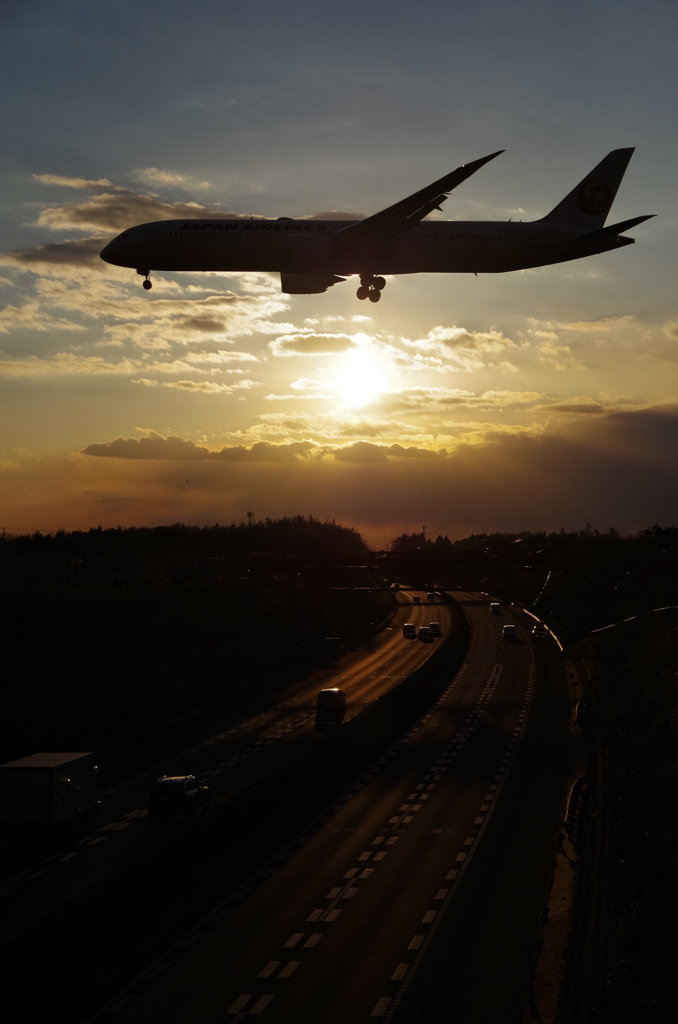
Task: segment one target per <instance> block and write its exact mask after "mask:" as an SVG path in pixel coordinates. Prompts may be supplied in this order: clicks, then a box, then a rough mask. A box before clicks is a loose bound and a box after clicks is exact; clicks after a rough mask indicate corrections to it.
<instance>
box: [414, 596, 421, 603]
mask: <svg viewBox="0 0 678 1024" xmlns="http://www.w3.org/2000/svg"><path fill="white" fill-rule="evenodd" d="M420 602H421V598H420V597H419V594H415V595H414V597H413V598H412V604H420Z"/></svg>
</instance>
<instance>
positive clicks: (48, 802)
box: [0, 751, 101, 834]
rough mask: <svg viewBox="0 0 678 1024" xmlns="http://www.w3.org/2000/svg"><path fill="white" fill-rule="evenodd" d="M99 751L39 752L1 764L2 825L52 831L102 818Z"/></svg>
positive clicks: (11, 829) (6, 829)
mask: <svg viewBox="0 0 678 1024" xmlns="http://www.w3.org/2000/svg"><path fill="white" fill-rule="evenodd" d="M100 807H101V801H100V799H99V783H98V768H97V766H96V764H95V758H94V754H93V753H92V752H91V751H90V752H87V753H54V754H52V753H39V754H30V755H29V756H28V757H20V758H19V759H18V760H16V761H7V762H6V764H2V765H0V830H2V832H4V833H5V834H7V833H10V834H11V833H13V832H28V831H49V830H51V829H57V828H61V827H64V826H67V825H69V824H73V823H76V822H83V823H88V822H89V821H91V820H94V819H96V817H97V815H98V813H99V810H100Z"/></svg>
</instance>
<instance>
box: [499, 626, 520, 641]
mask: <svg viewBox="0 0 678 1024" xmlns="http://www.w3.org/2000/svg"><path fill="white" fill-rule="evenodd" d="M501 638H502V640H517V639H518V630H517V629H516V627H515V626H514V625H512V624H511V623H509V624H508V625H507V626H502V627H501Z"/></svg>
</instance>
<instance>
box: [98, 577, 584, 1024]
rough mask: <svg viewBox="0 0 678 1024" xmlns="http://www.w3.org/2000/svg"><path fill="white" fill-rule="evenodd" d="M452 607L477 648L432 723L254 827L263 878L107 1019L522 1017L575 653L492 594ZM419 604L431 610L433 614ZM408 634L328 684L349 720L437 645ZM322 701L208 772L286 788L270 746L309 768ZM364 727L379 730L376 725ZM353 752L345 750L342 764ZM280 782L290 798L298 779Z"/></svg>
mask: <svg viewBox="0 0 678 1024" xmlns="http://www.w3.org/2000/svg"><path fill="white" fill-rule="evenodd" d="M456 597H457V599H458V600H459V601H460V603H461V604H462V605H463V608H464V612H465V614H466V615H467V617H468V620H469V622H470V626H471V644H470V647H469V650H468V653H467V656H466V658H465V660H464V661H463V663H462V664H461V666H456V665H455V666H454V670H453V671H450V673H449V676H447V675H446V672H445V666H444V658H442V659H441V661H442V662H443V664H442V666H441V667H440V669H439V675H440V685H439V687H438V695H437V696H436V697H435V699H434V700H433V702H432V703H431V705H430V707H429V708H428V710H426V711H425V713H424V714H423V716H421V715H420V714H419V713H417V714H416V715H414V716H413V720H412V721H411V722H410V725H409V731H408V732H406V734H405V735H404V736H401V737H400V738H399V739H398V740H397V742H395V743H393V744H392V745H391V746H389V748H388V749H387V750H386V751H385V752H383V753H382V754H381V755H380V757H379V758H378V760H377V761H376V762H375V763H372V764H370V765H369V767H367V768H366V770H365V771H364V772H363V774H362V775H361V776H360V777H359V778H358V780H357V781H356V782H355V783H354V784H353V785H351V787H350V788H349V789H348V790H347V791H346V792H344V793H343V794H342V795H341V797H340V798H338V799H334V800H333V801H332V803H331V804H330V806H328V807H327V808H326V810H325V811H324V813H323V814H322V815H321V816H320V818H319V819H316V820H315V821H314V822H313V823H312V825H307V826H306V827H304V828H303V829H302V830H301V832H300V833H299V834H297V835H296V836H295V837H294V838H293V839H291V841H288V842H286V843H285V844H284V845H283V846H282V848H280V847H279V846H277V845H276V832H277V831H278V828H279V826H278V825H277V824H275V823H274V824H272V826H271V829H270V830H267V828H266V825H267V821H268V819H266V820H261V818H260V817H258V819H257V820H256V821H253V822H252V833H253V834H254V835H256V836H257V838H258V842H259V844H260V849H259V854H260V856H259V857H257V858H255V859H256V861H257V863H261V864H263V865H264V866H263V867H262V868H260V869H258V870H257V871H256V872H255V873H254V874H253V875H252V876H251V877H250V878H249V880H248V882H247V883H246V884H244V885H240V886H238V887H237V888H235V889H233V890H232V891H229V892H227V894H226V895H223V893H222V892H220V893H219V895H218V896H217V895H215V898H214V900H213V901H211V902H209V901H208V906H207V907H206V909H205V912H204V913H203V915H202V917H201V918H200V919H199V920H198V921H197V922H195V921H193V922H191V926H190V927H189V928H187V930H186V931H185V933H183V934H182V935H181V936H180V937H179V938H178V939H176V940H175V941H174V942H172V943H171V944H168V945H167V947H166V948H164V949H163V950H162V953H161V954H160V956H159V957H157V958H156V959H155V960H154V961H153V963H151V964H150V965H149V966H148V967H147V968H145V969H144V970H143V971H142V972H141V973H140V974H139V975H138V976H137V977H136V978H135V979H134V980H133V982H132V983H130V984H128V985H126V986H125V987H123V988H122V989H121V990H120V991H119V992H118V993H117V994H116V995H115V996H114V997H113V998H112V999H111V1000H109V1001H108V1002H106V1004H105V1005H104V1006H102V1007H101V1009H100V1010H99V1011H98V1012H97V1014H96V1015H95V1018H93V1019H96V1020H97V1021H100V1020H111V1021H116V1022H117V1021H119V1022H121V1024H123V1022H124V1024H133V1022H141V1021H144V1022H147V1021H148V1020H162V1021H163V1022H177V1024H178V1022H182V1024H183V1022H197V1024H203V1022H204V1024H211V1022H217V1021H219V1022H222V1021H226V1022H239V1021H244V1020H249V1019H250V1018H252V1019H255V1018H256V1019H261V1020H262V1021H267V1022H271V1024H273V1022H279V1024H290V1022H292V1021H294V1022H296V1024H304V1022H309V1024H310V1022H313V1024H348V1022H351V1024H353V1022H359V1021H368V1020H369V1021H374V1020H381V1021H395V1022H396V1024H402V1022H405V1021H422V1020H426V1021H440V1022H448V1021H452V1020H454V1021H460V1020H464V1021H472V1022H474V1024H484V1022H488V1024H489V1022H490V1021H492V1022H493V1024H497V1022H502V1021H506V1022H511V1021H514V1020H517V1019H520V1016H521V1013H522V1007H523V1006H524V1003H525V999H526V997H527V986H528V982H529V969H530V962H531V956H532V950H533V947H534V943H535V942H536V939H537V936H538V921H539V913H540V909H541V906H542V904H543V900H544V898H545V895H546V887H547V880H548V874H549V871H550V866H551V863H552V855H553V850H554V843H555V836H556V833H557V831H558V824H559V814H560V809H561V798H562V789H563V786H564V776H563V767H564V757H563V752H564V745H565V729H566V722H567V690H566V685H565V678H564V673H563V669H562V664H561V657H560V652H559V651H558V649H557V647H556V646H555V645H553V644H552V642H551V641H546V642H544V641H542V642H541V643H540V644H538V645H535V644H534V643H533V641H532V640H531V638H530V636H529V629H528V620H527V619H526V618H525V617H523V616H521V615H519V614H517V613H515V614H514V613H512V612H511V611H510V610H503V611H502V614H501V615H500V616H494V615H490V614H489V604H488V600H487V599H485V598H479V597H478V596H477V595H470V594H469V595H466V594H458V595H456ZM443 610H444V608H443V606H442V605H438V606H437V607H436V613H438V612H440V613H442V612H443ZM407 612H408V613H415V614H416V613H418V614H419V615H420V616H421V615H427V614H428V616H429V617H433V616H432V615H431V612H430V609H429V608H428V607H427V604H422V605H421V606H419V608H415V606H412V608H408V609H407ZM436 617H438V618H442V614H441V615H436ZM508 622H514V623H515V624H516V626H517V632H518V638H517V641H516V642H513V643H508V642H502V639H501V627H502V626H503V625H504V624H506V623H508ZM445 623H447V619H445ZM399 633H400V630H395V629H394V631H393V636H392V638H391V640H392V644H391V646H389V643H390V642H389V643H387V644H386V645H385V647H387V648H388V651H386V650H385V651H384V655H383V657H378V658H376V659H375V661H374V663H370V664H366V663H365V662H363V663H362V665H361V666H360V668H359V669H358V668H356V674H355V677H354V676H353V675H352V674H351V671H350V670H349V671H347V672H346V673H345V674H344V675H343V676H342V677H341V681H337V682H336V683H334V684H331V685H340V686H342V688H344V689H346V690H347V692H348V693H349V709H350V713H355V711H356V710H357V709H358V708H359V707H362V709H363V712H364V709H365V706H366V704H368V705H369V704H373V703H374V701H375V698H376V697H378V696H380V695H382V694H383V693H384V692H385V691H386V690H388V689H390V688H392V686H393V685H394V683H395V681H396V680H398V679H399V676H400V672H401V671H402V670H403V669H404V667H405V665H406V664H407V658H406V656H405V651H406V650H407V647H408V646H409V648H411V650H412V651H413V652H414V651H420V650H421V648H422V647H423V646H424V645H423V644H417V642H415V641H412V642H410V643H409V645H407V644H406V645H405V646H403V638H402V636H401V635H398V634H399ZM389 659H390V660H389ZM317 683H318V680H314V682H313V687H312V690H313V691H314V692H317V689H318V688H319V687H318V685H317ZM322 685H328V683H326V682H323V684H322ZM310 692H311V691H310V690H309V691H308V693H307V694H306V698H304V697H303V695H300V697H299V702H298V703H294V701H293V702H292V704H291V705H287V706H286V708H287V710H285V711H283V710H282V709H281V707H279V708H277V709H276V711H275V713H272V714H273V717H272V719H268V718H267V717H266V716H264V719H263V720H261V721H260V723H259V725H257V723H256V722H253V721H251V722H250V723H248V725H247V727H246V728H245V729H244V730H243V735H241V737H240V741H241V745H240V748H239V749H240V752H241V758H240V760H238V759H237V756H236V754H235V748H234V747H233V745H231V746H230V747H229V748H228V749H230V753H229V755H228V759H227V760H225V761H223V766H221V765H222V762H221V761H218V762H217V763H216V764H215V766H214V769H213V770H214V771H215V772H217V771H225V770H226V768H228V769H234V768H236V769H237V767H238V766H240V767H241V768H242V766H243V765H247V769H246V770H247V773H249V774H248V778H249V779H250V780H251V779H252V778H253V776H252V774H251V773H252V772H255V773H256V772H261V773H262V774H261V775H260V776H257V777H258V778H259V779H262V778H265V776H266V774H268V776H269V778H271V775H270V773H272V772H273V773H275V772H276V771H279V770H280V765H279V764H278V763H277V762H276V761H275V759H273V760H271V759H269V755H268V754H267V753H266V751H270V750H272V749H276V748H277V747H279V748H285V747H286V749H287V753H286V755H285V756H286V758H287V763H288V764H289V759H290V758H292V760H294V759H295V758H297V754H298V752H297V753H291V749H292V748H291V747H290V743H291V742H293V741H290V739H289V735H293V734H294V729H295V728H297V729H301V728H302V727H303V728H304V729H310V716H311V715H312V707H311V706H309V700H310ZM304 700H306V703H304ZM285 720H287V722H288V724H290V723H291V724H292V730H291V733H290V734H289V735H288V736H287V740H285V736H286V734H285V733H284V725H283V722H284V721H285ZM365 721H366V722H367V723H368V725H369V723H373V724H374V727H375V728H378V727H379V721H380V720H379V717H378V715H376V714H375V715H373V716H372V717H371V718H370V717H369V716H366V717H365ZM262 723H263V724H262ZM294 723H298V724H297V725H295V724H294ZM259 729H262V730H263V731H258V730H259ZM257 737H258V738H257ZM273 740H275V741H277V744H276V742H271V741H273ZM260 741H261V747H260V748H259V749H258V751H257V755H256V757H255V754H254V753H253V751H254V749H255V748H256V747H257V744H259V743H260ZM224 742H226V737H225V736H219V737H216V738H215V739H214V742H213V743H212V744H210V745H211V746H214V745H215V744H221V743H224ZM262 748H263V749H262ZM201 749H202V747H201V748H199V750H201ZM248 751H249V753H247V752H248ZM197 755H198V751H197V750H196V751H194V752H193V756H197ZM299 756H300V757H301V755H299ZM329 756H330V755H329V754H328V757H329ZM343 756H344V755H343V753H342V750H341V747H340V746H337V749H336V758H337V762H338V763H339V762H341V760H342V757H343ZM255 760H256V763H257V765H258V766H259V767H256V768H255ZM300 763H302V764H303V759H302V761H301V762H300ZM233 777H236V782H235V783H233V782H232V778H233ZM214 778H215V779H216V778H218V776H217V775H215V776H214ZM294 778H295V785H296V786H297V787H299V788H298V790H297V791H296V792H295V791H294V790H293V791H288V792H285V791H284V790H283V791H278V792H279V796H278V800H279V802H280V803H281V804H282V805H283V806H284V805H285V804H286V803H288V804H289V805H290V806H292V805H293V804H294V803H295V798H296V800H297V802H298V801H303V772H302V774H301V775H300V774H299V773H297V774H296V775H295V776H294ZM229 780H231V781H229V783H228V784H227V785H226V787H225V795H224V799H230V798H231V797H232V792H231V790H230V789H229V786H231V785H232V784H233V785H236V786H237V785H239V784H238V783H237V771H236V772H230V773H229ZM300 780H301V782H300ZM278 781H279V783H280V785H283V786H284V777H283V776H280V778H279V780H278ZM264 784H265V783H264ZM271 785H273V783H271ZM309 785H310V781H309ZM260 806H261V805H259V804H257V805H256V807H253V813H255V812H256V811H257V810H258V809H259V807H260ZM267 813H268V812H267ZM270 820H271V821H272V822H273V820H274V819H273V818H271V819H270ZM275 820H276V821H278V820H279V819H275ZM236 839H237V837H236ZM267 856H268V860H267V859H266V858H267ZM191 869H192V870H199V865H198V866H196V865H195V862H193V863H192V864H191ZM167 899H168V900H169V901H171V900H172V889H171V887H170V889H169V890H168V893H167ZM129 927H130V929H132V928H133V927H134V923H133V922H132V921H130V922H129Z"/></svg>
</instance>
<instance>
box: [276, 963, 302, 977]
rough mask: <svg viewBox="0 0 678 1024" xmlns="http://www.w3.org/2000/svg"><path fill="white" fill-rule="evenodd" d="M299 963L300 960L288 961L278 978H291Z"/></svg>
mask: <svg viewBox="0 0 678 1024" xmlns="http://www.w3.org/2000/svg"><path fill="white" fill-rule="evenodd" d="M300 963H301V960H290V962H289V963H288V964H287V965H286V966H285V967H283V969H282V971H281V972H280V977H281V978H291V977H292V975H293V974H294V972H295V971H296V969H297V967H298V966H299V964H300Z"/></svg>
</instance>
